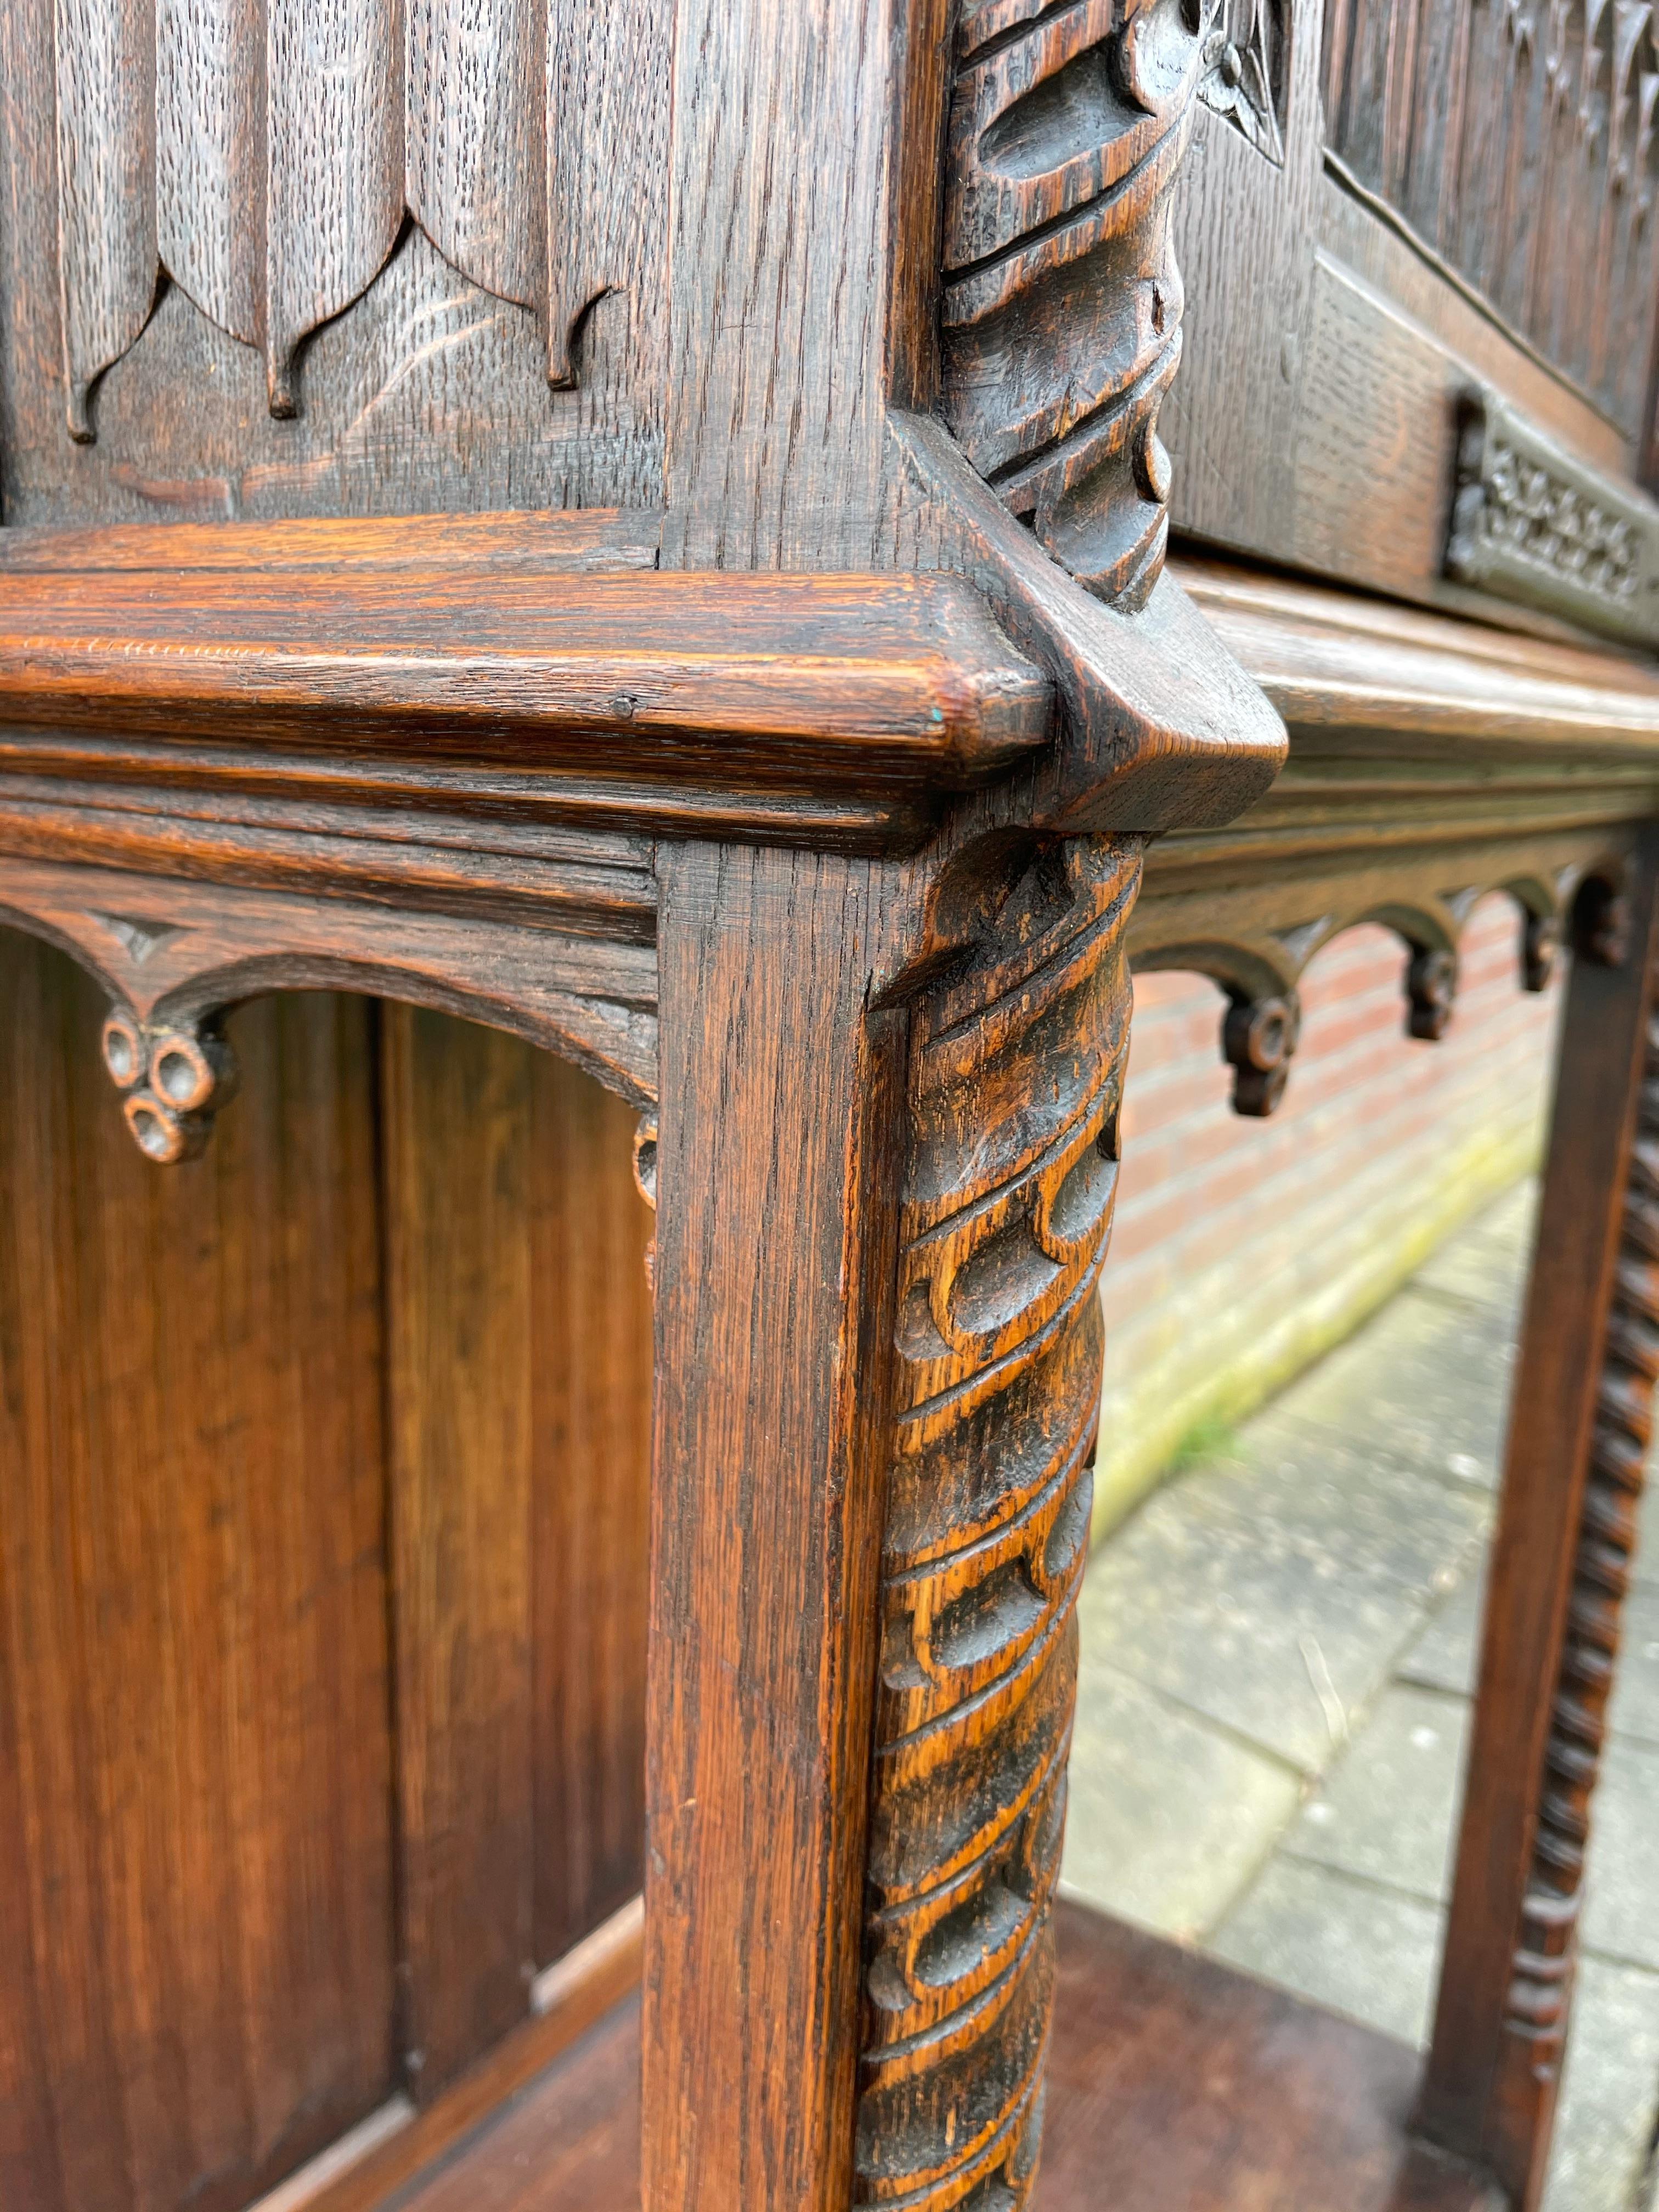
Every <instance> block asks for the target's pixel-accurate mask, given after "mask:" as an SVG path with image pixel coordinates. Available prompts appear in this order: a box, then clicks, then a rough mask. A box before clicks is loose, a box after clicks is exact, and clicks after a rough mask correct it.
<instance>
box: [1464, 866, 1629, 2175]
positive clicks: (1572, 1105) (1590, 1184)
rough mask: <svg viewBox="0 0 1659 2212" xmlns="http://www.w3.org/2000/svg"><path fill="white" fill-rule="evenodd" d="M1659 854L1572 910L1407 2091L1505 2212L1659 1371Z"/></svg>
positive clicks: (1547, 2073)
mask: <svg viewBox="0 0 1659 2212" xmlns="http://www.w3.org/2000/svg"><path fill="white" fill-rule="evenodd" d="M1656 859H1659V835H1656V833H1654V832H1651V831H1650V832H1649V833H1647V835H1646V836H1645V838H1644V845H1643V848H1642V850H1641V852H1640V854H1639V855H1638V862H1637V865H1636V867H1635V870H1634V872H1633V879H1632V886H1631V891H1630V896H1629V900H1628V924H1627V927H1626V930H1625V931H1624V932H1623V933H1622V935H1623V937H1624V940H1625V941H1624V943H1623V945H1614V944H1612V943H1610V942H1608V941H1607V931H1606V928H1605V925H1604V922H1603V920H1602V917H1601V916H1600V915H1598V913H1597V912H1596V911H1595V906H1594V904H1593V903H1592V904H1591V905H1590V907H1589V910H1586V907H1585V902H1583V901H1581V907H1580V913H1579V915H1578V917H1577V923H1578V936H1579V941H1578V945H1577V956H1578V957H1577V958H1576V959H1575V961H1574V963H1573V969H1572V975H1571V982H1570V984H1569V986H1568V995H1567V1005H1566V1010H1565V1022H1564V1025H1563V1031H1562V1038H1561V1057H1560V1065H1559V1073H1558V1077H1557V1085H1556V1101H1555V1118H1554V1125H1553V1130H1552V1133H1551V1138H1550V1149H1549V1158H1548V1164H1547V1170H1546V1175H1545V1181H1544V1191H1543V1200H1542V1205H1541V1211H1540V1215H1539V1225H1538V1241H1537V1247H1536V1254H1535V1257H1534V1263H1533V1274H1532V1283H1531V1287H1530V1290H1529V1293H1528V1302H1527V1310H1526V1318H1525V1321H1524V1323H1523V1327H1522V1342H1521V1356H1520V1361H1519V1364H1518V1367H1517V1370H1516V1386H1515V1394H1514V1401H1513V1405H1512V1408H1511V1412H1510V1439H1509V1445H1508V1450H1507V1454H1506V1458H1505V1465H1504V1490H1503V1499H1502V1506H1501V1510H1500V1514H1499V1519H1498V1533H1497V1535H1496V1538H1495V1540H1494V1543H1493V1549H1492V1569H1491V1577H1490V1586H1489V1594H1488V1596H1487V1601H1486V1630H1485V1638H1484V1645H1483V1650H1482V1656H1481V1663H1480V1693H1479V1699H1478V1702H1477V1707H1476V1713H1475V1722H1474V1741H1473V1743H1472V1746H1471V1749H1470V1754H1469V1769H1468V1785H1467V1791H1466V1797H1465V1805H1464V1814H1463V1828H1462V1839H1461V1843H1460V1846H1459V1852H1458V1862H1457V1873H1456V1880H1455V1887H1454V1891H1453V1896H1452V1907H1451V1917H1450V1923H1449V1929H1448V1935H1447V1944H1446V1957H1445V1964H1444V1967H1443V1974H1442V1980H1441V1989H1440V2002H1439V2009H1438V2014H1437V2020H1436V2024H1435V2036H1434V2045H1433V2049H1432V2051H1431V2057H1430V2061H1429V2068H1428V2073H1427V2077H1426V2081H1425V2090H1424V2096H1423V2104H1422V2108H1421V2118H1422V2122H1423V2125H1424V2127H1425V2130H1426V2132H1427V2133H1429V2134H1430V2135H1431V2136H1433V2137H1434V2138H1435V2139H1436V2140H1437V2141H1438V2142H1443V2143H1444V2144H1445V2145H1447V2146H1448V2147H1449V2148H1452V2149H1455V2150H1459V2151H1462V2153H1464V2154H1466V2155H1468V2156H1472V2157H1478V2158H1480V2159H1482V2160H1484V2161H1485V2162H1486V2164H1487V2165H1489V2166H1491V2167H1492V2170H1493V2172H1495V2173H1496V2175H1497V2177H1498V2180H1499V2181H1500V2182H1501V2183H1502V2184H1503V2185H1504V2187H1505V2189H1506V2190H1507V2191H1509V2192H1510V2197H1512V2199H1513V2200H1514V2203H1515V2204H1516V2208H1517V2212H1534V2207H1535V2206H1536V2204H1537V2203H1538V2201H1539V2197H1540V2195H1541V2191H1542V2188H1543V2183H1544V2175H1545V2169H1546V2165H1547V2157H1548V2151H1549V2140H1550V2130H1551V2125H1552V2122H1553V2111H1554V2103H1555V2093H1556V2087H1557V2082H1558V2079H1559V2072H1560V2063H1561V2057H1562V2052H1563V2049H1564V2045H1565V2036H1566V2027H1567V2017H1568V2011H1569V2007H1570V2004H1571V1989H1572V1976H1573V1966H1574V1956H1575V1943H1576V1935H1577V1922H1578V1916H1579V1909H1580V1903H1581V1899H1582V1893H1583V1870H1584V1857H1585V1846H1586V1844H1587V1841H1588V1838H1589V1806H1590V1798H1591V1794H1592V1792H1593V1790H1594V1789H1595V1779H1596V1771H1597V1766H1598V1764H1599V1759H1600V1753H1601V1741H1602V1736H1603V1732H1604V1728H1605V1715H1606V1710H1607V1697H1608V1692H1609V1691H1610V1689H1611V1687H1612V1681H1613V1663H1614V1660H1615V1657H1616V1655H1617V1651H1618V1645H1619V1632H1620V1604H1621V1601H1622V1600H1623V1597H1624V1595H1625V1589H1626V1582H1627V1579H1628V1574H1629V1565H1630V1558H1631V1552H1632V1546H1633V1543H1634V1539H1635V1522H1636V1510H1637V1504H1638V1498H1639V1497H1640V1493H1641V1488H1642V1480H1643V1468H1644V1462H1645V1459H1646V1454H1647V1446H1648V1440H1649V1432H1650V1407H1651V1400H1652V1393H1653V1386H1654V1381H1655V1377H1656V1374H1659V1037H1656V1033H1655V1030H1654V1026H1653V1024H1654V1005H1655V994H1654V981H1655V969H1654V962H1655V951H1656V946H1655V910H1656V890H1655V878H1656ZM1598 956H1599V957H1598ZM1609 959H1613V960H1616V964H1612V965H1609V964H1606V963H1607V961H1608V960H1609Z"/></svg>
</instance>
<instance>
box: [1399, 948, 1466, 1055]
mask: <svg viewBox="0 0 1659 2212" xmlns="http://www.w3.org/2000/svg"><path fill="white" fill-rule="evenodd" d="M1406 996H1407V1000H1409V1001H1410V1009H1409V1011H1408V1012H1407V1016H1406V1034H1407V1036H1414V1037H1422V1038H1424V1039H1425V1041H1426V1042H1429V1043H1431V1044H1435V1043H1438V1042H1439V1041H1440V1039H1441V1038H1442V1037H1443V1036H1445V1034H1446V1031H1447V1030H1449V1028H1450V1026H1451V1018H1452V1002H1453V1000H1455V998H1456V996H1457V955H1456V954H1455V952H1448V951H1444V950H1443V949H1440V948H1437V949H1435V950H1432V951H1418V952H1413V955H1412V957H1411V960H1410V962H1409V963H1408V964H1407V969H1406Z"/></svg>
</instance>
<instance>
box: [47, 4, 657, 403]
mask: <svg viewBox="0 0 1659 2212" xmlns="http://www.w3.org/2000/svg"><path fill="white" fill-rule="evenodd" d="M39 4H43V5H44V4H47V0H39ZM596 14H597V15H599V20H598V21H594V20H593V19H594V18H595V16H596ZM52 27H53V40H54V48H55V54H56V88H55V89H56V101H57V130H58V179H59V189H58V200H59V206H58V232H59V253H60V260H61V275H62V292H63V302H64V366H65V376H66V381H67V386H68V392H69V417H70V430H71V433H72V435H75V436H76V438H78V439H82V440H83V441H84V440H89V439H90V438H91V437H92V436H93V435H94V421H93V416H92V414H91V412H90V408H89V397H90V394H91V392H92V390H93V387H94V386H95V384H96V382H97V380H98V379H99V377H100V375H101V374H103V373H104V371H105V370H106V369H107V368H110V367H111V366H112V364H113V363H114V362H116V361H118V360H119V359H120V358H121V357H122V356H123V355H125V353H126V352H127V351H128V350H129V349H131V347H132V346H133V345H134V343H136V342H137V339H138V337H140V335H141V333H142V332H143V329H144V327H145V325H146V324H147V323H148V321H149V318H150V316H151V313H152V312H153V310H154V307H155V302H156V301H157V300H158V298H160V297H161V295H162V294H163V293H164V292H165V290H166V289H167V284H168V283H176V284H177V285H178V286H179V288H180V289H181V290H182V291H184V292H185V294H186V295H188V296H189V298H190V299H191V301H193V302H194V303H195V305H196V306H197V307H198V308H199V309H200V310H201V312H202V313H204V315H206V316H207V317H208V318H209V319H210V321H212V322H213V323H214V324H216V325H217V326H218V327H219V328H220V329H222V330H223V331H226V332H228V334H229V335H230V336H231V337H234V338H235V339H236V340H237V341H239V342H240V343H245V344H248V345H257V346H258V347H259V348H260V349H262V350H263V352H264V358H265V368H266V379H267V386H268V394H269V404H270V410H271V412H272V413H273V414H276V415H278V416H282V415H286V414H289V413H291V412H293V411H294V410H295V407H296V406H297V404H298V398H299V395H298V392H297V387H296V385H295V359H296V356H297V354H298V352H299V349H301V346H302V345H303V343H304V342H305V341H306V340H307V337H309V336H310V334H311V333H312V332H313V331H315V330H317V329H318V328H319V326H321V325H324V324H325V323H327V322H328V321H330V320H331V319H332V318H334V317H336V316H337V315H339V314H340V313H342V312H343V310H344V309H345V308H347V307H349V306H350V305H351V303H352V302H353V301H356V299H357V298H358V297H359V296H360V295H362V293H363V292H364V291H365V290H366V289H367V288H368V286H369V285H370V284H371V283H373V282H374V279H375V277H376V276H378V275H379V274H380V270H382V269H383V268H384V267H385V266H386V263H387V261H388V259H389V258H390V257H391V256H392V252H393V250H394V248H395V247H396V246H397V244H398V238H399V236H400V234H401V233H402V230H403V228H404V222H405V216H406V215H407V216H411V217H412V218H413V220H414V221H415V222H416V223H417V224H419V225H420V226H421V227H422V228H423V229H424V230H425V232H426V233H427V234H428V237H429V238H430V239H431V240H432V241H433V243H434V244H435V246H436V247H437V248H438V250H439V252H441V253H442V254H443V255H444V256H445V257H446V258H447V259H448V260H449V261H450V263H451V264H453V266H454V267H455V268H456V269H457V270H459V271H460V272H461V273H462V274H463V275H464V276H466V277H468V278H469V279H470V280H471V282H472V283H475V284H477V286H478V287H479V288H480V289H482V290H483V291H485V292H487V293H489V294H491V295H494V296H495V297H497V298H500V299H503V300H507V301H513V302H515V303H517V304H519V305H521V306H524V307H529V308H531V309H532V310H533V311H534V312H536V313H538V315H539V316H540V317H541V318H542V320H543V322H544V326H545V343H546V348H547V359H548V373H549V376H550V380H551V381H553V382H555V383H568V382H570V381H572V380H573V379H574V366H573V362H572V356H571V345H572V333H573V331H574V328H575V326H576V325H578V324H580V321H581V319H582V318H583V316H584V315H585V314H586V311H587V309H588V308H589V307H591V305H592V302H593V301H595V300H596V299H598V298H599V297H600V296H601V295H604V294H605V293H607V292H611V291H623V292H627V293H629V294H630V295H633V297H634V300H635V313H636V314H637V315H638V317H639V318H640V319H641V321H642V323H644V324H645V325H648V326H652V327H654V323H655V319H656V317H657V316H658V314H659V313H660V303H659V301H656V300H654V299H653V298H652V297H649V296H646V295H648V294H649V293H650V292H651V291H652V290H653V289H660V283H661V276H660V270H659V269H658V268H657V267H656V266H655V265H654V264H655V262H656V260H657V258H658V257H659V252H660V246H661V223H660V210H659V209H658V208H656V207H655V205H654V204H653V198H652V193H651V190H650V185H651V179H652V176H653V175H654V174H657V173H659V172H660V166H661V162H662V159H663V155H664V139H665V128H666V112H667V71H668V31H667V19H665V18H664V17H662V16H661V15H659V14H657V15H647V13H646V11H645V10H643V9H638V8H635V7H633V6H632V5H626V6H622V7H618V8H617V9H606V10H605V11H602V13H601V12H600V11H595V10H593V9H591V8H588V7H586V6H585V5H583V4H580V0H489V4H488V5H486V6H484V7H483V9H479V8H477V7H476V6H473V5H471V4H470V0H409V5H408V6H407V7H406V8H404V9H391V8H388V7H386V6H385V5H384V4H383V0H335V4H332V5H331V6H329V7H327V8H325V9H317V8H316V7H314V6H313V5H311V4H309V0H155V5H154V6H153V7H152V6H150V5H149V4H141V0H119V4H117V5H115V6H112V7H107V8H102V7H94V6H91V5H88V4H87V0H64V4H63V5H61V6H59V7H58V8H57V9H56V12H55V15H54V16H53V19H52ZM635 154H637V155H638V156H639V157H640V159H641V161H643V162H646V163H647V164H649V165H651V166H650V167H649V168H648V170H647V173H646V175H645V176H644V177H643V179H642V189H638V190H632V191H625V192H618V191H612V190H611V183H612V182H613V180H614V179H616V178H617V176H618V174H619V173H620V171H621V169H622V168H623V167H625V166H626V165H627V163H628V161H629V157H630V156H632V155H635Z"/></svg>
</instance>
